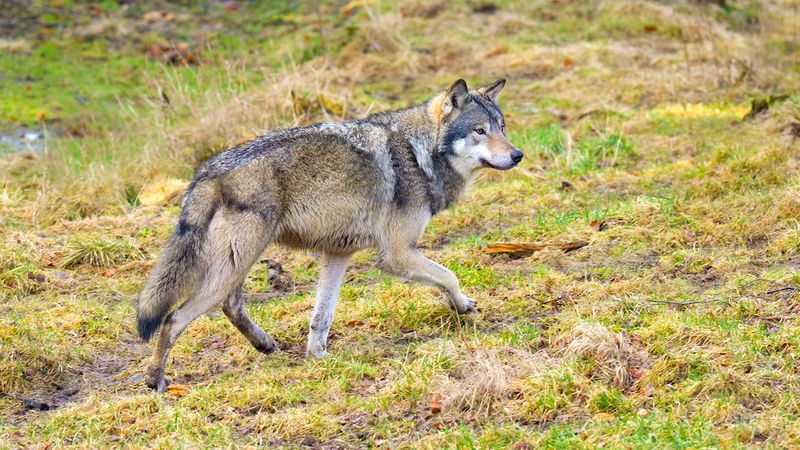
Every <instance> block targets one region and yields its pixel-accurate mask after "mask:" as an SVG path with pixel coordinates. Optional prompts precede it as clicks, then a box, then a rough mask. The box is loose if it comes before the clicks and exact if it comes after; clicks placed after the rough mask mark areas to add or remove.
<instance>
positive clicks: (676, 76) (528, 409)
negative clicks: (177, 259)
mask: <svg viewBox="0 0 800 450" xmlns="http://www.w3.org/2000/svg"><path fill="white" fill-rule="evenodd" d="M11 4H12V7H11V9H10V10H9V12H8V13H5V12H4V15H5V14H8V15H9V17H12V18H13V19H14V20H13V23H11V22H9V21H0V32H2V33H3V34H4V35H3V36H0V37H2V39H0V86H2V89H0V133H3V134H7V135H16V134H18V133H19V132H20V131H23V130H27V131H36V132H42V131H46V135H47V136H48V137H47V140H46V142H44V141H36V142H37V143H36V144H35V145H33V144H32V145H31V146H32V148H33V150H32V151H28V150H26V149H25V147H24V146H23V147H13V146H12V147H13V148H11V150H13V151H7V150H6V148H5V147H2V148H0V153H2V156H0V183H2V184H1V185H0V236H2V237H1V238H0V239H1V240H0V298H2V303H0V311H2V314H0V447H9V448H12V447H30V446H48V447H49V446H54V447H58V446H75V447H108V446H130V447H166V446H170V447H174V446H176V445H177V446H183V447H231V446H242V447H250V446H270V447H285V448H298V447H330V448H338V447H344V448H362V447H367V446H375V447H390V448H395V447H409V448H453V447H458V448H507V447H513V448H596V447H597V448H599V447H602V448H620V447H622V448H654V447H655V448H711V447H728V448H730V447H733V448H739V447H757V446H767V447H773V448H791V447H796V446H800V433H798V431H797V430H800V408H799V407H798V402H797V396H798V395H800V379H798V377H799V376H800V375H798V369H797V367H798V358H800V323H799V322H798V314H800V293H799V292H798V289H800V270H799V268H800V260H799V259H798V255H800V225H798V220H800V183H798V181H797V180H798V175H800V173H799V172H800V153H798V148H800V96H799V94H798V92H800V89H799V88H800V60H798V57H797V55H798V44H797V41H798V33H800V31H798V30H800V15H799V14H798V5H797V3H796V2H792V1H778V2H767V1H756V0H742V1H726V2H699V1H698V2H695V1H670V2H655V1H640V0H624V1H616V2H596V1H592V2H580V1H565V2H512V1H505V0H502V1H501V0H498V1H493V2H476V1H471V0H452V1H443V2H422V1H413V0H412V1H402V2H398V3H397V4H393V3H389V2H384V3H379V2H368V1H364V2H350V3H347V4H346V5H345V4H344V2H338V3H337V2H318V3H311V4H308V5H306V4H305V3H303V2H297V3H291V2H290V3H289V4H288V6H287V5H284V4H283V2H252V3H251V2H208V3H198V4H197V5H194V4H191V6H186V5H190V3H182V4H179V3H174V2H138V3H135V4H133V3H131V4H127V3H124V2H113V1H106V2H71V1H58V2H39V1H32V2H27V1H22V2H11ZM19 5H21V6H19ZM498 76H507V77H508V78H509V80H510V83H509V84H508V86H507V87H506V90H505V91H504V92H503V94H502V95H501V97H500V101H501V102H502V104H503V107H504V110H505V111H506V112H507V117H506V121H507V125H508V129H509V132H510V138H511V140H512V141H514V142H515V143H517V144H518V145H519V146H520V147H521V148H523V150H525V151H526V154H527V157H526V159H525V160H524V161H523V163H522V164H521V165H520V167H519V168H517V169H515V170H513V171H510V172H507V173H502V174H499V173H495V174H489V175H487V176H485V177H484V178H482V179H480V180H479V181H478V182H477V183H476V185H475V186H474V187H473V188H472V190H471V191H469V193H468V194H467V196H466V198H465V199H464V200H463V201H462V202H461V203H460V204H458V205H457V206H456V207H454V208H453V209H452V210H450V211H447V212H445V213H442V214H441V215H440V216H438V217H436V218H435V219H434V220H433V222H432V223H431V225H430V227H429V228H428V231H427V232H426V235H425V237H424V239H423V242H422V243H421V245H422V247H423V250H424V252H426V253H428V254H430V255H431V256H432V257H433V258H434V259H435V260H437V261H440V262H442V263H444V264H445V265H447V266H448V267H449V268H450V269H451V270H453V271H454V272H455V273H456V274H457V275H458V276H459V278H460V279H461V281H462V284H463V286H464V287H465V291H466V293H467V294H468V295H470V296H471V297H473V298H475V299H476V300H477V302H478V305H479V308H480V312H479V313H477V314H475V315H471V316H466V317H464V316H461V317H459V316H457V315H455V314H454V313H451V312H450V311H449V310H448V309H447V308H446V307H445V306H444V305H443V304H442V303H441V302H440V299H439V296H438V293H437V292H435V291H434V290H432V289H430V288H427V287H424V286H418V285H408V284H404V283H401V282H400V281H398V280H397V279H394V278H391V277H388V276H385V275H383V274H382V273H380V272H379V271H378V270H377V269H376V268H375V267H374V257H375V255H374V254H372V253H370V252H364V253H363V254H358V255H357V256H356V257H355V259H354V263H353V267H352V268H351V269H350V270H349V271H348V276H347V284H346V286H345V287H344V289H343V290H342V295H341V299H340V302H339V306H338V309H337V315H336V319H335V321H334V324H333V327H332V336H331V345H330V351H331V353H332V356H331V357H330V358H328V359H325V360H322V361H312V360H306V359H305V358H304V357H303V353H304V345H305V337H306V331H307V322H308V316H309V314H310V310H311V308H312V306H313V281H314V279H315V277H316V271H317V267H316V257H315V255H311V254H302V253H297V252H289V251H286V250H284V249H280V248H270V249H268V250H267V252H266V253H265V255H264V261H263V262H261V263H258V264H257V265H256V267H255V268H254V270H253V273H251V276H250V277H249V278H248V280H247V282H246V284H245V291H246V294H247V295H248V296H249V297H250V299H251V301H250V304H249V307H248V308H249V313H250V315H251V316H252V317H253V319H254V320H255V321H256V322H258V323H259V324H261V325H262V326H263V328H264V329H265V330H267V331H268V332H269V333H271V334H272V336H274V337H275V338H276V340H278V341H279V343H280V345H281V351H280V352H278V353H276V354H274V355H271V356H264V355H262V354H260V353H258V352H257V351H255V350H254V349H253V348H252V347H251V346H250V345H249V344H248V343H247V342H246V341H245V339H244V338H243V337H242V336H241V335H240V334H239V333H238V332H237V331H236V330H235V329H233V327H232V326H231V325H230V324H229V323H228V321H227V319H226V318H225V317H224V316H223V315H222V314H220V313H212V314H210V315H208V316H207V317H204V318H201V319H199V320H198V321H196V322H195V323H193V324H192V325H191V326H190V327H189V329H188V330H187V331H186V332H185V333H184V335H183V336H182V337H181V339H180V340H179V341H178V343H177V345H176V347H175V349H174V350H173V352H172V354H171V362H170V363H169V365H168V372H169V373H168V374H167V375H168V377H169V378H171V379H172V380H173V382H174V383H176V384H177V385H179V386H181V387H180V388H176V389H173V390H172V391H171V393H168V394H166V395H156V394H154V393H151V392H149V391H148V390H147V389H146V388H145V387H144V384H143V382H142V381H141V380H140V378H139V377H140V376H141V374H142V372H143V370H144V367H145V365H146V364H147V358H148V357H149V351H150V348H149V346H147V345H145V344H143V343H142V342H140V341H139V340H138V339H137V338H136V336H135V331H134V327H133V317H134V303H135V298H136V295H137V294H138V292H139V290H140V289H141V286H142V283H143V281H144V279H145V276H146V275H147V273H148V272H149V270H150V269H151V268H152V266H153V264H154V263H155V258H156V257H157V255H158V253H159V251H160V249H161V246H162V245H163V243H164V241H165V240H166V238H167V237H168V235H169V233H170V232H171V230H172V227H173V226H174V223H175V220H176V218H177V215H178V213H179V211H180V207H179V198H180V193H181V191H182V189H183V188H184V187H185V186H186V183H188V181H189V180H190V179H191V177H192V173H193V169H194V168H195V167H196V166H197V165H198V164H199V163H201V162H202V161H203V160H205V159H206V158H208V157H209V156H210V155H212V154H214V153H216V152H218V151H221V150H223V149H225V148H227V147H229V146H231V145H234V144H236V143H238V142H243V141H246V140H248V139H251V138H252V137H254V136H256V135H258V134H261V133H263V132H265V131H266V130H269V129H274V128H281V127H289V126H294V125H300V124H307V123H312V122H317V121H323V120H327V121H336V120H341V119H346V118H353V117H361V116H363V115H364V114H367V113H369V112H375V111H379V110H382V109H385V108H393V107H402V106H405V105H408V104H410V103H413V102H417V101H419V100H422V99H424V98H425V97H427V96H430V95H431V94H432V93H433V92H434V90H436V89H440V88H444V87H446V86H447V85H448V84H449V83H451V82H452V81H453V80H454V79H456V78H458V77H465V78H466V79H467V80H468V81H469V82H470V84H471V85H474V84H477V83H486V82H489V81H491V80H493V79H495V78H497V77H498ZM754 107H755V109H754ZM745 117H746V118H745ZM25 139H28V138H25ZM23 140H24V139H23ZM15 142H16V141H15ZM3 145H5V144H4V141H2V140H0V146H3ZM13 145H14V146H16V145H17V144H13ZM497 241H508V242H517V241H520V242H531V241H538V242H570V241H587V242H589V245H587V246H585V247H583V248H580V249H578V250H575V251H573V252H569V253H563V252H561V251H559V250H557V249H554V248H545V249H544V250H541V251H538V252H535V253H533V254H532V255H531V256H530V257H527V258H520V259H512V258H509V257H506V256H490V255H488V254H486V253H485V252H484V248H485V246H486V245H487V244H488V243H491V242H497ZM267 258H269V259H270V260H272V261H268V260H267ZM276 262H278V263H279V264H276ZM24 400H35V401H38V402H40V403H45V404H47V406H49V410H47V411H41V410H39V409H41V408H38V407H36V408H32V407H30V406H29V407H27V408H26V406H25V403H24ZM28 404H29V405H31V403H30V402H29V403H28ZM526 443H527V444H528V445H529V446H530V447H525V446H524V444H526Z"/></svg>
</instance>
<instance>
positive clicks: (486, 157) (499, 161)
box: [453, 136, 516, 177]
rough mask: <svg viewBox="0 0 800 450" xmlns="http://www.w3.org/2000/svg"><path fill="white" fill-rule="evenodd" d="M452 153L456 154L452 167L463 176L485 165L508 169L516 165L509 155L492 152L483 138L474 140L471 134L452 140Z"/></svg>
mask: <svg viewBox="0 0 800 450" xmlns="http://www.w3.org/2000/svg"><path fill="white" fill-rule="evenodd" d="M453 153H455V156H456V158H455V161H454V167H455V168H456V170H458V171H459V173H461V174H462V175H464V176H465V177H468V176H469V175H471V174H472V172H474V171H476V170H478V169H481V168H484V167H487V165H488V166H489V167H492V168H496V169H510V168H511V167H514V166H515V165H516V163H515V162H514V161H513V160H512V159H511V155H495V154H492V152H491V151H489V146H488V145H487V143H486V140H485V139H478V140H477V142H476V140H475V139H474V138H473V137H472V136H469V137H466V138H463V139H458V140H456V141H455V142H453Z"/></svg>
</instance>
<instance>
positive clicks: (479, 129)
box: [475, 128, 486, 134]
mask: <svg viewBox="0 0 800 450" xmlns="http://www.w3.org/2000/svg"><path fill="white" fill-rule="evenodd" d="M475 132H476V133H478V134H486V130H484V129H483V128H475Z"/></svg>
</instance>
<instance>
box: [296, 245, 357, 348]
mask: <svg viewBox="0 0 800 450" xmlns="http://www.w3.org/2000/svg"><path fill="white" fill-rule="evenodd" d="M349 260H350V255H349V254H347V255H336V254H330V253H326V254H324V255H322V259H321V261H320V269H319V281H318V283H317V302H316V305H315V306H314V313H313V314H312V315H311V323H310V324H309V330H308V345H307V346H306V355H307V356H313V357H315V358H322V357H324V356H325V355H327V354H328V352H327V350H328V332H329V331H330V329H331V322H333V313H334V310H335V309H336V301H337V300H338V298H339V290H340V289H341V287H342V279H343V278H344V273H345V270H346V269H347V263H348V261H349Z"/></svg>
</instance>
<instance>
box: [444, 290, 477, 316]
mask: <svg viewBox="0 0 800 450" xmlns="http://www.w3.org/2000/svg"><path fill="white" fill-rule="evenodd" d="M450 308H452V309H453V311H456V312H457V313H459V314H467V313H471V312H475V311H477V308H476V306H475V300H473V299H471V298H469V297H467V296H466V295H464V294H461V295H460V296H458V297H456V298H451V299H450Z"/></svg>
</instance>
